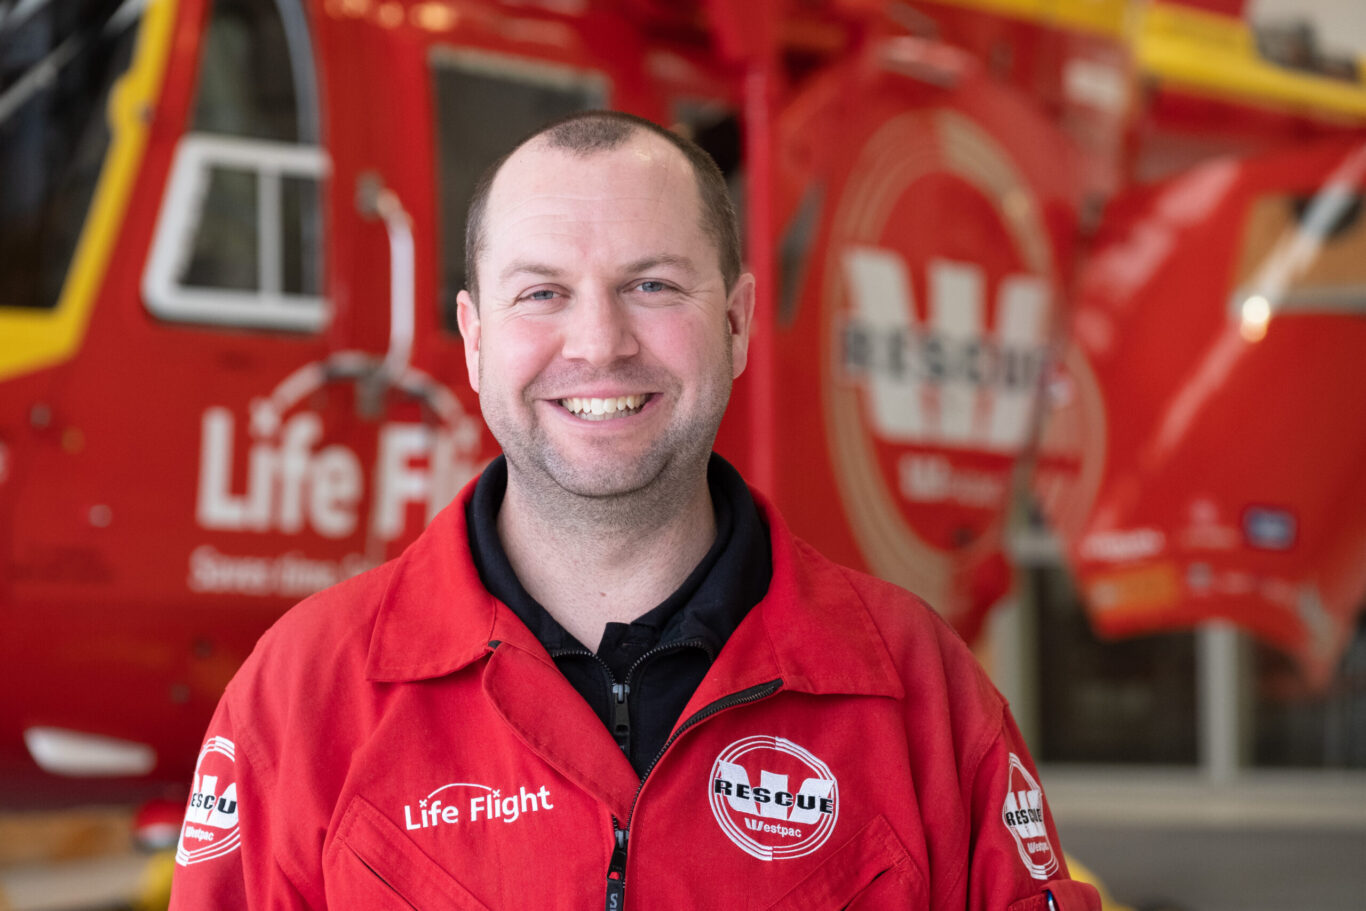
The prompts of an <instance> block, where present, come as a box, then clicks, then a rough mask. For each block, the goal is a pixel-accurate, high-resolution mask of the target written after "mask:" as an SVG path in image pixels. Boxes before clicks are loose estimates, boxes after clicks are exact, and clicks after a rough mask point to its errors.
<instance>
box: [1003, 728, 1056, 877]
mask: <svg viewBox="0 0 1366 911" xmlns="http://www.w3.org/2000/svg"><path fill="white" fill-rule="evenodd" d="M1001 822H1003V823H1005V826H1006V828H1007V829H1009V830H1010V834H1011V836H1013V837H1014V839H1015V847H1016V848H1017V849H1018V850H1019V852H1020V860H1022V861H1024V865H1025V869H1027V870H1028V871H1029V875H1030V876H1032V877H1034V878H1035V879H1048V877H1050V876H1052V875H1053V874H1054V873H1056V872H1057V870H1058V857H1057V855H1056V854H1055V853H1054V852H1053V843H1052V842H1050V841H1049V840H1048V826H1047V824H1046V823H1045V822H1044V815H1043V789H1041V788H1040V787H1039V783H1038V782H1037V781H1035V780H1034V776H1033V775H1030V774H1029V770H1028V769H1026V768H1025V766H1024V763H1023V762H1021V761H1020V757H1019V756H1016V755H1015V754H1014V753H1011V754H1010V779H1009V781H1008V783H1007V785H1006V797H1005V801H1004V803H1003V804H1002V806H1001Z"/></svg>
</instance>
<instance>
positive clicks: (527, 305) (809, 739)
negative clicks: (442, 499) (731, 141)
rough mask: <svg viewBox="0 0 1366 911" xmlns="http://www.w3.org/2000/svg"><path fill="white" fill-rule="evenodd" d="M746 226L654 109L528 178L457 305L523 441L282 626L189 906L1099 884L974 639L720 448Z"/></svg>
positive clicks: (743, 338) (776, 903)
mask: <svg viewBox="0 0 1366 911" xmlns="http://www.w3.org/2000/svg"><path fill="white" fill-rule="evenodd" d="M738 247H739V244H738V239H737V231H736V227H735V223H734V215H733V213H732V212H731V210H730V206H729V203H728V202H727V200H726V196H725V187H724V184H723V183H722V182H721V177H720V174H719V172H717V170H716V168H715V165H714V164H712V163H711V162H710V160H709V159H708V158H707V157H706V155H705V154H704V153H702V152H701V151H700V150H699V149H697V148H696V147H695V146H693V145H691V144H690V143H687V142H685V141H683V140H681V139H679V138H678V137H676V136H673V135H672V134H670V133H668V132H666V131H663V130H661V129H659V128H658V127H656V126H655V125H653V124H650V123H648V122H645V121H641V120H638V119H636V118H632V117H628V116H626V115H621V114H609V113H603V112H597V113H590V114H585V115H578V116H575V117H572V118H570V119H568V120H566V121H563V122H561V123H558V124H556V125H552V126H551V127H549V128H547V129H546V130H544V131H542V132H541V133H539V134H537V135H536V136H534V137H532V138H531V139H529V140H527V141H525V142H524V143H523V144H522V145H520V146H518V147H517V149H516V150H514V151H513V152H512V153H511V155H510V156H509V157H507V158H506V159H505V160H504V161H502V162H501V163H500V164H499V165H498V166H496V167H495V169H494V172H493V174H492V175H491V176H490V177H488V178H486V180H485V182H484V183H483V184H482V185H481V187H480V189H479V190H478V192H477V193H476V199H475V201H474V203H473V204H472V206H471V211H470V223H469V230H468V247H467V261H468V263H469V269H468V273H469V283H470V288H469V291H468V292H462V293H461V295H460V297H459V318H460V327H461V331H462V333H463V335H464V340H465V354H466V362H467V367H468V370H469V376H470V382H471V384H472V385H473V386H474V388H475V389H476V390H477V392H478V393H479V399H480V404H481V407H482V410H483V413H484V417H485V420H486V421H487V423H488V426H489V428H490V429H491V430H492V432H493V434H494V436H495V437H496V438H497V439H498V441H499V443H500V444H501V445H502V447H503V450H504V453H505V455H506V458H505V459H504V458H500V459H498V460H496V461H495V462H494V463H493V464H491V465H490V466H489V468H488V469H487V470H486V471H485V472H484V473H483V475H482V476H481V477H480V478H479V479H478V480H477V482H475V483H473V484H471V485H470V486H469V487H467V488H466V489H465V491H464V492H463V493H462V494H461V496H460V497H459V498H458V500H457V502H456V503H455V504H453V505H452V506H451V507H450V508H448V509H447V510H446V511H445V512H443V513H442V514H441V515H440V516H438V517H437V518H436V520H435V521H434V522H433V523H432V525H431V527H430V528H429V529H428V530H427V531H426V532H425V533H424V534H423V535H422V537H421V538H420V539H419V540H418V541H417V542H416V543H414V544H413V546H412V547H410V548H409V549H408V550H407V551H406V552H405V553H404V554H403V556H401V557H400V558H399V559H397V560H396V561H393V562H392V563H389V564H387V565H386V566H384V567H381V568H380V569H378V570H376V571H374V572H371V573H367V574H365V575H363V576H360V577H358V578H356V579H353V580H351V581H349V582H346V583H343V584H342V585H340V586H338V587H336V588H334V589H331V590H329V591H326V592H323V593H321V594H319V595H317V596H315V597H313V598H311V599H309V600H308V601H306V602H304V603H303V604H302V605H300V606H299V607H297V608H295V609H294V610H293V611H291V612H290V613H289V614H288V615H286V617H285V618H283V619H282V620H281V621H280V622H279V623H278V624H276V626H275V627H274V628H273V629H272V630H271V631H270V632H268V633H267V634H266V635H265V636H264V637H263V638H262V640H261V643H260V645H259V646H258V647H257V649H256V651H255V652H254V653H253V655H252V656H251V658H250V659H249V660H248V661H247V663H246V664H245V665H244V666H243V668H242V670H241V671H240V672H239V673H238V675H237V677H236V678H235V679H234V680H233V682H232V684H231V685H230V686H229V687H228V691H227V693H226V694H225V696H224V698H223V701H222V703H221V705H220V707H219V710H218V712H217V714H216V716H215V718H214V720H213V722H212V724H211V726H210V730H209V739H208V741H207V742H206V745H205V748H204V751H203V752H202V753H201V757H200V763H199V769H198V771H197V772H196V778H195V789H194V790H195V793H194V794H193V795H192V796H191V798H190V805H189V809H188V811H187V815H186V823H185V826H184V830H183V834H182V837H181V846H180V851H179V852H178V861H179V862H180V863H181V865H182V866H181V869H180V870H179V872H178V876H177V880H176V884H175V893H174V898H173V902H172V905H173V907H177V908H184V909H189V908H195V909H200V908H210V907H234V908H237V907H241V908H257V907H260V908H320V907H324V906H331V907H344V908H362V907H363V908H371V907H409V906H412V907H418V908H428V907H433V908H436V907H445V908H462V909H468V908H538V909H539V908H566V909H568V908H574V909H581V908H592V907H604V908H607V909H609V911H610V909H619V908H623V907H632V908H645V909H653V908H717V909H721V908H726V909H731V908H773V909H788V908H791V909H797V908H844V907H857V908H865V909H872V908H916V909H919V908H935V909H940V908H955V909H963V908H973V909H977V908H982V909H986V908H992V909H1005V908H1009V909H1012V911H1024V909H1039V911H1044V909H1046V908H1050V907H1057V908H1061V909H1063V911H1075V909H1081V908H1098V907H1099V904H1098V902H1097V901H1096V899H1095V895H1094V891H1093V890H1090V888H1089V887H1085V886H1080V885H1078V884H1075V883H1072V882H1069V881H1067V880H1066V872H1065V868H1064V866H1063V863H1062V859H1061V853H1060V849H1059V846H1058V841H1057V834H1056V832H1055V831H1054V829H1053V824H1052V821H1051V819H1050V817H1049V815H1048V812H1047V808H1046V806H1045V805H1044V803H1043V801H1042V794H1041V792H1040V790H1039V787H1038V784H1037V782H1036V780H1035V778H1034V773H1033V769H1032V764H1031V762H1030V760H1029V757H1028V754H1027V753H1026V751H1025V748H1024V745H1023V743H1022V742H1021V740H1020V738H1019V734H1018V732H1017V731H1016V729H1015V727H1014V724H1013V723H1012V721H1011V720H1010V717H1009V713H1008V711H1007V710H1006V707H1005V705H1004V703H1003V702H1002V700H1001V698H1000V697H999V696H998V695H997V694H996V692H995V691H994V690H993V689H992V687H991V686H990V684H989V683H988V682H987V681H986V679H985V677H984V675H983V674H982V673H981V671H980V670H979V669H978V668H977V666H976V664H975V663H974V662H973V660H972V658H971V656H970V654H969V653H968V651H967V649H966V648H965V647H964V646H963V644H962V642H961V641H959V640H958V639H957V638H956V637H955V636H954V634H953V633H952V632H950V631H949V629H948V628H947V626H946V625H945V624H944V623H942V622H941V621H939V620H938V618H937V617H936V616H935V615H934V614H933V613H932V612H931V611H930V610H929V609H928V608H926V607H925V606H924V605H923V604H922V603H921V602H919V601H917V600H916V599H915V598H914V597H912V596H911V595H909V594H907V593H905V592H903V591H901V590H899V589H896V588H894V587H892V586H890V585H887V584H885V583H882V582H880V581H878V580H875V579H871V578H868V577H865V576H862V575H859V574H857V573H854V572H852V571H850V570H846V569H843V568H841V567H838V566H835V565H834V564H831V563H829V562H828V561H826V560H825V559H823V558H822V557H820V556H819V555H818V554H816V553H815V552H814V551H812V550H811V549H810V548H809V547H807V546H806V545H804V544H802V543H801V542H800V541H797V540H795V539H794V538H793V537H792V535H791V534H790V532H788V530H787V528H786V527H785V526H784V524H783V522H782V519H781V517H780V516H779V515H778V514H777V512H776V511H774V509H773V508H772V507H771V506H769V505H768V504H766V503H764V502H763V501H762V500H761V499H758V498H757V497H752V496H751V494H750V492H749V491H748V490H747V488H746V487H745V485H744V483H743V482H742V481H741V480H740V478H739V476H738V475H737V474H736V473H735V471H734V469H732V468H731V467H730V466H728V465H727V464H726V463H724V462H723V461H721V460H720V459H719V458H717V457H715V456H713V455H711V445H712V441H713V439H714V437H715V434H716V430H717V426H718V423H719V422H720V420H721V416H722V413H723V412H724V410H725V407H726V402H727V399H728V396H729V393H730V384H731V381H732V380H733V379H734V378H735V377H736V376H738V375H739V374H740V372H741V371H742V370H743V369H744V366H745V356H746V350H747V343H748V339H749V331H750V320H751V316H752V313H753V302H754V280H753V278H752V277H751V276H749V275H741V274H740V265H739V252H738ZM756 500H757V502H756ZM589 646H591V648H590V647H589ZM239 807H240V809H239Z"/></svg>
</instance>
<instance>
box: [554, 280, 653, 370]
mask: <svg viewBox="0 0 1366 911" xmlns="http://www.w3.org/2000/svg"><path fill="white" fill-rule="evenodd" d="M566 316H567V320H568V323H567V325H566V326H565V328H564V349H563V353H564V356H565V357H566V358H568V359H570V360H580V361H585V362H587V363H589V364H593V365H594V366H604V365H607V364H611V363H613V362H614V361H618V360H621V359H623V358H628V357H631V356H632V355H634V354H636V352H638V351H639V350H640V345H639V343H638V342H637V341H636V337H635V332H634V329H633V327H632V325H631V314H630V311H629V310H628V305H627V303H626V302H625V301H623V300H622V299H621V298H620V296H619V295H617V294H616V293H615V292H614V291H611V290H606V289H592V290H588V291H585V292H581V293H580V294H579V295H578V296H577V297H576V298H575V300H574V304H573V306H571V307H570V308H569V311H568V313H567V314H566Z"/></svg>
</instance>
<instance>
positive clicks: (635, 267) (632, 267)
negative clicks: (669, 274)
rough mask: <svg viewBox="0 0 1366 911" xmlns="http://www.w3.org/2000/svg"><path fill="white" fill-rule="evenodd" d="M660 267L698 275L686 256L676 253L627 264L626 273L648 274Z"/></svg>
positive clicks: (661, 254) (644, 258) (647, 257)
mask: <svg viewBox="0 0 1366 911" xmlns="http://www.w3.org/2000/svg"><path fill="white" fill-rule="evenodd" d="M660 266H668V267H671V268H674V269H681V270H683V271H684V272H687V273H688V274H689V275H690V276H696V275H697V266H696V265H695V264H694V263H693V261H692V260H690V259H688V258H687V257H686V256H678V255H677V254H674V253H658V254H655V255H654V256H645V257H642V258H640V259H638V260H635V261H634V262H630V263H627V264H626V268H625V270H624V271H626V272H630V273H636V272H648V271H650V270H651V269H656V268H658V267H660Z"/></svg>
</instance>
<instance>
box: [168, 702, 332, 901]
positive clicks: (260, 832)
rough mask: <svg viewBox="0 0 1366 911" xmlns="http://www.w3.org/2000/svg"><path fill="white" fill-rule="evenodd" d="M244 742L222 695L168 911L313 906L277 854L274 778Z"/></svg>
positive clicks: (183, 832)
mask: <svg viewBox="0 0 1366 911" xmlns="http://www.w3.org/2000/svg"><path fill="white" fill-rule="evenodd" d="M240 741H241V738H240V736H239V733H235V732H234V730H233V723H232V712H231V709H230V707H229V704H228V697H227V696H224V697H223V699H222V701H220V702H219V704H218V709H217V711H216V712H214V716H213V720H212V721H210V722H209V729H208V733H207V734H206V735H205V740H204V745H203V747H201V748H200V752H199V758H198V760H197V761H196V763H195V772H194V779H193V782H192V784H191V786H190V797H189V800H188V802H187V804H186V807H185V821H184V822H183V823H182V824H181V829H180V841H179V843H178V844H177V846H176V868H175V874H174V877H173V879H172V881H171V905H170V911H213V909H224V911H227V909H234V911H237V909H257V908H270V909H289V911H294V909H299V911H302V909H306V908H308V907H309V905H308V903H307V902H305V900H304V899H303V897H302V896H301V895H300V894H299V892H298V890H296V889H295V887H294V885H293V883H291V882H290V880H289V878H288V877H287V876H285V874H284V872H283V871H282V870H281V868H280V866H279V864H278V863H277V862H276V859H275V857H274V852H273V846H272V843H271V837H270V826H271V816H270V812H269V808H270V805H271V800H270V793H269V792H270V790H271V784H272V783H271V782H270V781H269V780H268V777H267V776H263V775H261V774H259V773H257V771H256V770H255V769H253V767H252V765H251V763H250V762H249V761H248V758H247V756H246V755H245V754H244V752H243V750H242V749H241V748H240Z"/></svg>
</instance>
